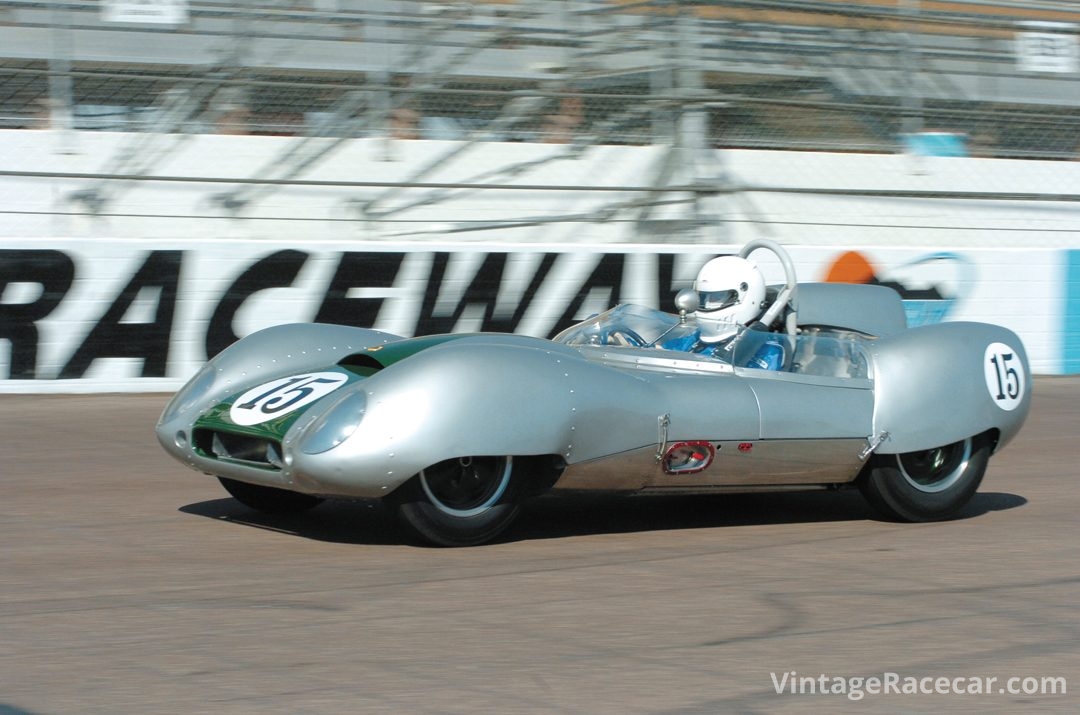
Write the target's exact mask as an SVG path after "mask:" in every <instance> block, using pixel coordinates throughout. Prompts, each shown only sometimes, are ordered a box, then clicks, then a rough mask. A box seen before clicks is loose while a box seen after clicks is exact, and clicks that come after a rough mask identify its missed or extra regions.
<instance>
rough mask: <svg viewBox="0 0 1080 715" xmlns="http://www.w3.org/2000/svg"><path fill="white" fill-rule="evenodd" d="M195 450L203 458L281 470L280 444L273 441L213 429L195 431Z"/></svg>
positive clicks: (282, 463)
mask: <svg viewBox="0 0 1080 715" xmlns="http://www.w3.org/2000/svg"><path fill="white" fill-rule="evenodd" d="M194 444H195V450H196V451H197V452H198V453H199V454H201V455H202V456H204V457H209V458H210V459H221V460H227V461H230V462H242V463H244V464H249V465H252V466H255V467H262V468H264V469H281V468H282V466H283V465H284V462H283V461H282V459H281V443H280V442H278V441H277V440H273V439H265V438H263V437H252V436H250V435H242V434H233V433H231V432H222V431H219V430H213V429H196V430H195V436H194Z"/></svg>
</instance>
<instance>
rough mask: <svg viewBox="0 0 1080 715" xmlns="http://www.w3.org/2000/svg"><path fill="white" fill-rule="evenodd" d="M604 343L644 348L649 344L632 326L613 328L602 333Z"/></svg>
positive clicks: (601, 339)
mask: <svg viewBox="0 0 1080 715" xmlns="http://www.w3.org/2000/svg"><path fill="white" fill-rule="evenodd" d="M600 343H601V344H602V345H622V346H624V347H631V348H643V347H645V345H646V344H647V343H646V342H645V339H644V338H642V337H641V336H640V335H638V334H637V333H635V332H634V331H633V330H631V329H630V328H611V329H610V330H605V331H604V332H603V333H601V334H600Z"/></svg>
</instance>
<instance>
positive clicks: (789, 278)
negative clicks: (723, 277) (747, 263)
mask: <svg viewBox="0 0 1080 715" xmlns="http://www.w3.org/2000/svg"><path fill="white" fill-rule="evenodd" d="M759 248H764V249H767V250H769V251H772V253H773V255H775V256H776V257H777V258H778V259H780V264H781V265H782V266H783V267H784V287H783V288H782V289H781V290H780V294H779V295H777V296H776V300H775V301H773V304H772V305H770V306H769V309H768V310H766V311H765V314H764V315H763V316H761V322H762V323H764V324H765V325H772V324H773V323H774V322H775V321H776V318H777V317H778V316H779V315H780V314H781V313H782V312H783V311H784V309H785V308H787V307H788V306H789V305H791V303H792V302H793V301H794V300H795V292H796V290H797V289H798V286H799V282H798V280H797V279H796V277H795V264H794V263H792V261H791V256H789V255H788V252H787V251H786V250H784V247H783V246H781V245H780V244H779V243H777V242H776V241H774V240H772V239H771V238H757V239H754V240H753V241H750V242H749V243H747V244H746V245H745V246H743V247H742V249H741V250H740V251H739V257H740V258H747V257H749V256H750V254H751V253H753V252H754V251H756V250H757V249H759ZM786 328H787V332H788V333H789V334H792V335H794V333H795V324H794V322H793V321H792V322H791V324H790V325H788V326H786Z"/></svg>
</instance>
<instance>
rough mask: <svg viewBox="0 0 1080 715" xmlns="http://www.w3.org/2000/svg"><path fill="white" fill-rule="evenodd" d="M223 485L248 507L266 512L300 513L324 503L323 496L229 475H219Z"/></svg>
mask: <svg viewBox="0 0 1080 715" xmlns="http://www.w3.org/2000/svg"><path fill="white" fill-rule="evenodd" d="M218 481H219V482H221V486H223V487H225V491H227V492H229V494H231V495H232V497H233V499H235V500H236V501H238V502H240V503H241V504H243V505H244V506H246V507H250V508H252V509H254V510H255V511H261V512H262V513H264V514H278V515H284V514H299V513H300V512H302V511H307V510H308V509H311V508H314V507H316V506H318V505H319V504H322V503H323V501H324V500H323V499H322V497H316V496H312V495H310V494H301V493H300V492H290V491H288V490H287V489H277V488H275V487H264V486H260V485H258V484H248V483H247V482H239V481H237V480H235V479H228V478H227V477H218Z"/></svg>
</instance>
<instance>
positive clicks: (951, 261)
mask: <svg viewBox="0 0 1080 715" xmlns="http://www.w3.org/2000/svg"><path fill="white" fill-rule="evenodd" d="M974 274H975V269H974V266H973V265H972V263H971V261H969V260H968V259H967V258H964V257H963V256H961V255H959V254H956V253H948V252H939V253H931V254H929V255H926V256H920V257H919V258H916V259H915V260H913V261H908V262H907V263H902V264H900V265H898V266H895V267H893V268H891V269H888V270H887V271H886V272H885V273H884V274H881V273H879V271H878V270H877V269H876V268H875V267H874V265H873V264H872V263H871V262H870V260H869V259H868V258H867V257H866V256H864V255H863V254H861V253H859V252H858V251H846V252H845V253H841V254H840V255H839V256H837V258H836V259H835V260H834V261H833V262H832V264H831V265H830V266H829V268H828V270H827V271H826V273H825V282H826V283H863V284H869V285H883V286H888V287H889V288H892V289H893V290H895V291H896V292H897V293H899V294H900V298H901V300H902V301H903V303H904V312H905V313H907V320H908V325H910V326H912V327H914V326H916V325H927V324H929V323H940V322H941V321H942V320H944V319H945V317H946V316H947V315H948V314H949V312H950V311H951V310H952V309H953V308H954V307H955V306H956V303H957V302H958V301H959V300H960V299H961V297H963V296H964V295H967V294H968V293H969V292H970V290H971V289H972V287H973V286H974Z"/></svg>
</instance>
